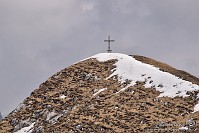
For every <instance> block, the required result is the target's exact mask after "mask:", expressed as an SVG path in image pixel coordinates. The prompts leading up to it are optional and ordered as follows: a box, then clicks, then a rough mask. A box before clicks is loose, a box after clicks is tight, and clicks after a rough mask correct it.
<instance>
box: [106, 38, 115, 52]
mask: <svg viewBox="0 0 199 133" xmlns="http://www.w3.org/2000/svg"><path fill="white" fill-rule="evenodd" d="M114 41H115V40H111V37H110V35H109V36H108V40H104V42H108V50H107V52H108V53H111V52H112V50H111V46H110V45H111V42H114Z"/></svg>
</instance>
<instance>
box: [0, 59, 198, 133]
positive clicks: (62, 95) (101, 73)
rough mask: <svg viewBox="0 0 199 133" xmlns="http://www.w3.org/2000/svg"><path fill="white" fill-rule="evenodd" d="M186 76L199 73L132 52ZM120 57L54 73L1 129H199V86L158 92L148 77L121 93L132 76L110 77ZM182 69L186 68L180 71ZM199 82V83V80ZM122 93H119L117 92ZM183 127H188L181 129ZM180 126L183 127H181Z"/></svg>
mask: <svg viewBox="0 0 199 133" xmlns="http://www.w3.org/2000/svg"><path fill="white" fill-rule="evenodd" d="M133 57H134V58H135V59H136V60H139V61H141V62H144V63H147V64H151V65H154V66H156V67H159V68H160V70H162V71H166V72H169V73H171V74H173V75H176V76H178V77H180V78H183V79H184V80H188V81H191V82H192V83H195V84H198V83H199V80H198V78H196V77H194V76H192V75H190V74H188V73H186V72H182V71H179V70H176V69H174V68H172V67H170V66H168V65H166V64H163V63H160V62H157V61H155V60H152V59H149V58H146V57H142V56H133ZM116 62H117V60H109V61H105V62H99V61H98V60H96V59H87V60H84V61H81V62H79V63H76V64H74V65H72V66H70V67H68V68H66V69H64V70H62V71H60V72H58V73H56V74H55V75H53V76H52V77H50V78H49V79H48V80H47V81H45V82H44V83H42V84H41V85H40V86H39V88H38V89H36V90H35V91H33V92H32V93H31V95H30V96H29V97H27V98H26V99H25V100H24V101H23V102H22V103H21V104H20V105H19V106H18V107H17V108H16V109H15V110H14V111H12V112H11V113H10V114H9V115H8V116H7V117H6V118H5V119H3V121H1V122H0V132H2V133H3V132H5V133H7V132H16V131H19V130H22V129H25V128H26V129H27V130H29V132H45V133H46V132H49V133H50V132H57V133H60V132H151V131H153V130H155V131H158V130H162V131H163V130H164V131H167V132H171V131H173V132H177V131H179V130H180V131H183V130H186V129H189V130H190V131H191V132H198V131H194V130H197V129H199V125H197V124H195V123H199V113H198V112H195V113H192V112H193V111H194V106H195V105H196V104H197V101H198V99H197V98H198V97H197V95H198V93H199V92H198V91H192V92H187V93H188V95H189V96H187V97H184V98H183V97H174V98H170V97H158V96H159V94H160V93H161V92H158V91H157V90H156V88H154V87H151V88H145V86H144V84H145V83H144V82H139V81H137V82H136V84H135V85H134V86H131V87H128V88H127V89H126V90H124V91H121V92H119V91H120V90H121V89H122V88H124V87H126V86H127V85H128V84H129V82H130V81H128V80H126V82H124V83H122V84H121V83H120V82H119V81H118V77H117V76H113V77H111V78H108V79H107V77H109V75H111V74H112V73H113V72H114V71H113V70H114V68H115V67H116V66H115V63H116ZM179 72H182V73H181V74H179ZM198 85H199V84H198ZM118 92H119V93H118ZM182 127H183V128H182ZM179 128H180V129H179Z"/></svg>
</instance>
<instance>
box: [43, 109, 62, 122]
mask: <svg viewBox="0 0 199 133" xmlns="http://www.w3.org/2000/svg"><path fill="white" fill-rule="evenodd" d="M62 115H63V114H58V113H56V112H54V111H52V112H50V113H48V114H47V116H46V121H49V123H52V124H54V123H56V122H57V120H58V119H59V118H60V117H61V116H62Z"/></svg>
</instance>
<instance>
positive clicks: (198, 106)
mask: <svg viewBox="0 0 199 133" xmlns="http://www.w3.org/2000/svg"><path fill="white" fill-rule="evenodd" d="M197 111H199V103H198V104H196V105H195V107H194V112H197Z"/></svg>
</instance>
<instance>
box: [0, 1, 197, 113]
mask: <svg viewBox="0 0 199 133" xmlns="http://www.w3.org/2000/svg"><path fill="white" fill-rule="evenodd" d="M198 7H199V1H198V0H0V19H1V20H0V74H1V76H0V111H2V114H7V113H9V112H10V111H12V110H13V109H14V108H15V107H16V106H17V105H18V104H19V103H20V102H22V100H23V99H24V98H26V97H27V96H29V94H30V93H31V92H32V91H33V90H34V89H36V88H37V87H38V86H39V85H40V84H41V83H42V82H44V81H45V80H46V79H47V78H48V77H50V76H51V75H52V74H54V73H56V72H57V71H59V70H61V69H63V68H65V67H67V66H69V65H71V64H72V63H74V62H76V61H78V60H81V59H84V58H86V57H88V56H91V55H94V54H97V53H101V52H106V49H107V45H106V44H105V43H104V42H103V40H104V39H106V38H107V37H108V35H109V34H111V36H112V39H115V43H113V45H112V49H113V51H114V52H120V53H125V54H139V55H144V56H148V57H151V58H154V59H156V60H159V61H162V62H165V63H167V64H170V65H172V66H174V67H176V68H178V69H183V70H185V71H187V72H190V73H191V74H193V75H196V76H198V77H199V71H198V68H199V60H198V57H199V52H198V49H199V8H198Z"/></svg>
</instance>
